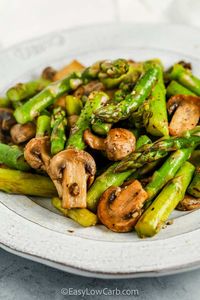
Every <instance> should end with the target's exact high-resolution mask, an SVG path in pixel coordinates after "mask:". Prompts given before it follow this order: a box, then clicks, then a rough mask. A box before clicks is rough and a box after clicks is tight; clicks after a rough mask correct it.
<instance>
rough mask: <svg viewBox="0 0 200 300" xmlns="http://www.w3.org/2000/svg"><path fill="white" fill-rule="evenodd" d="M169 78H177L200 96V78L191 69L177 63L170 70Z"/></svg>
mask: <svg viewBox="0 0 200 300" xmlns="http://www.w3.org/2000/svg"><path fill="white" fill-rule="evenodd" d="M168 75H169V78H170V79H171V80H176V81H178V82H179V83H180V84H182V85H183V86H184V87H186V88H187V89H189V90H190V91H192V92H193V93H195V94H196V95H198V96H200V79H199V78H197V77H196V76H194V75H193V74H192V72H191V70H189V69H185V68H184V67H183V66H182V65H180V64H175V65H174V66H173V68H172V70H171V71H170V72H169V74H168Z"/></svg>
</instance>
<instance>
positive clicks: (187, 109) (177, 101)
mask: <svg viewBox="0 0 200 300" xmlns="http://www.w3.org/2000/svg"><path fill="white" fill-rule="evenodd" d="M167 108H168V112H169V114H172V113H173V112H174V111H175V112H174V115H173V117H172V120H171V122H170V124H169V133H170V134H171V135H176V136H180V135H181V134H182V133H183V132H184V131H186V130H190V129H193V128H194V127H195V126H196V125H197V124H198V122H199V118H200V97H197V96H191V95H175V96H173V97H171V98H170V99H169V101H168V103H167Z"/></svg>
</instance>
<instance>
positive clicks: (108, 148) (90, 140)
mask: <svg viewBox="0 0 200 300" xmlns="http://www.w3.org/2000/svg"><path fill="white" fill-rule="evenodd" d="M83 139H84V141H85V143H86V144H87V145H88V146H90V147H91V148H93V149H96V150H104V151H105V152H106V156H107V157H108V159H110V160H114V161H117V160H121V159H123V158H124V157H126V156H127V155H128V154H130V153H131V152H133V151H134V150H135V141H136V139H135V136H134V135H133V133H132V132H131V131H129V130H127V129H124V128H114V129H111V130H110V131H109V133H108V135H107V137H106V138H105V139H103V138H100V137H98V136H96V135H94V134H92V133H91V131H90V130H89V129H87V130H85V132H84V134H83Z"/></svg>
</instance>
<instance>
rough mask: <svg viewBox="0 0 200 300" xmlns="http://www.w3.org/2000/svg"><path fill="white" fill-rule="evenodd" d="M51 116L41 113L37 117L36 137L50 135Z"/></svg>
mask: <svg viewBox="0 0 200 300" xmlns="http://www.w3.org/2000/svg"><path fill="white" fill-rule="evenodd" d="M50 122H51V118H50V117H49V116H47V115H41V116H39V117H38V118H37V123H36V137H42V136H45V135H50Z"/></svg>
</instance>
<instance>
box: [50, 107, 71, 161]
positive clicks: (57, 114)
mask: <svg viewBox="0 0 200 300" xmlns="http://www.w3.org/2000/svg"><path fill="white" fill-rule="evenodd" d="M66 125H67V119H66V117H65V111H64V110H63V109H62V108H61V107H57V108H54V110H53V114H52V116H51V128H52V132H51V154H52V155H55V154H56V153H58V152H60V151H62V150H63V149H64V148H65V143H66V135H65V129H66Z"/></svg>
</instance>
